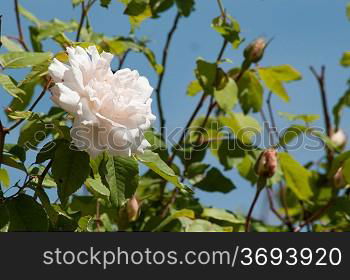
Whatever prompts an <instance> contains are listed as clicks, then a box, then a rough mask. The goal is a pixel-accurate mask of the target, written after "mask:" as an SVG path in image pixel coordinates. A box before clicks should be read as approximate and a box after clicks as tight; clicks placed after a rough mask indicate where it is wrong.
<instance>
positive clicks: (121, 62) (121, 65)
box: [118, 49, 130, 70]
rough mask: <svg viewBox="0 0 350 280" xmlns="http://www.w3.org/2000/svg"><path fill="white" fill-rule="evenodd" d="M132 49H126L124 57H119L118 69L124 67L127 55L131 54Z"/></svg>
mask: <svg viewBox="0 0 350 280" xmlns="http://www.w3.org/2000/svg"><path fill="white" fill-rule="evenodd" d="M129 52H130V49H128V50H126V51H125V53H124V54H123V55H122V57H121V58H120V59H119V65H118V70H120V69H122V67H123V65H124V62H125V59H126V57H127V55H128V54H129Z"/></svg>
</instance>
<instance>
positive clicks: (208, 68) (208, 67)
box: [195, 58, 217, 94]
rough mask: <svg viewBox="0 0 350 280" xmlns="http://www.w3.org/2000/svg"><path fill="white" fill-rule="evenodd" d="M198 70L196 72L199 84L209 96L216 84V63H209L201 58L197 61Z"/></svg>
mask: <svg viewBox="0 0 350 280" xmlns="http://www.w3.org/2000/svg"><path fill="white" fill-rule="evenodd" d="M196 63H197V68H196V70H195V74H196V77H197V79H198V81H199V84H200V85H201V87H202V88H203V90H204V91H205V93H207V94H211V93H212V91H213V87H214V85H215V82H216V71H217V65H216V63H210V62H207V61H205V60H203V59H201V58H199V59H197V62H196Z"/></svg>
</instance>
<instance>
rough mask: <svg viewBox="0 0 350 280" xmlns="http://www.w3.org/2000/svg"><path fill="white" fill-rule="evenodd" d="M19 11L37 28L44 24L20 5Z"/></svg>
mask: <svg viewBox="0 0 350 280" xmlns="http://www.w3.org/2000/svg"><path fill="white" fill-rule="evenodd" d="M18 10H19V12H20V13H21V14H22V15H23V16H24V17H25V18H26V19H27V20H29V21H31V22H32V23H34V24H35V25H36V26H40V24H41V23H42V21H41V20H39V19H38V18H37V17H35V16H34V15H33V14H32V13H31V12H29V11H28V10H26V9H25V8H24V7H23V6H21V5H19V7H18Z"/></svg>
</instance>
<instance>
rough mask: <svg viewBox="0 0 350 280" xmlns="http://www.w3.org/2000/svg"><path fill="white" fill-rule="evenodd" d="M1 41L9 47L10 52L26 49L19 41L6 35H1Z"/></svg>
mask: <svg viewBox="0 0 350 280" xmlns="http://www.w3.org/2000/svg"><path fill="white" fill-rule="evenodd" d="M0 40H1V43H2V45H3V46H4V47H5V48H6V49H8V50H9V51H10V52H24V49H23V47H22V46H21V45H19V44H18V43H17V42H15V41H13V40H11V39H9V38H8V37H6V36H1V39H0Z"/></svg>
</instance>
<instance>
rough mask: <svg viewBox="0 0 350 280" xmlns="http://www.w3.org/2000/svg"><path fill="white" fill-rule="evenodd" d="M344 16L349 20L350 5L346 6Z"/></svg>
mask: <svg viewBox="0 0 350 280" xmlns="http://www.w3.org/2000/svg"><path fill="white" fill-rule="evenodd" d="M346 16H347V18H348V20H350V3H348V4H347V5H346Z"/></svg>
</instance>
